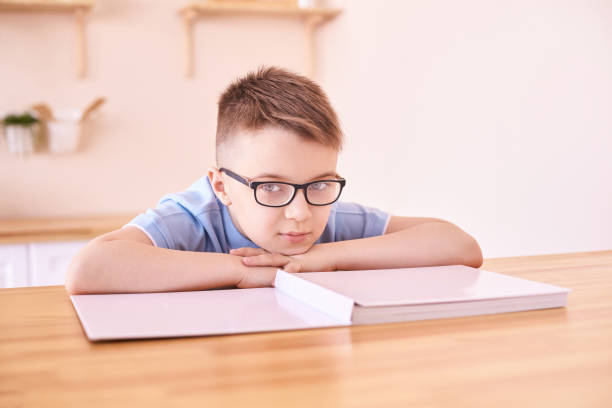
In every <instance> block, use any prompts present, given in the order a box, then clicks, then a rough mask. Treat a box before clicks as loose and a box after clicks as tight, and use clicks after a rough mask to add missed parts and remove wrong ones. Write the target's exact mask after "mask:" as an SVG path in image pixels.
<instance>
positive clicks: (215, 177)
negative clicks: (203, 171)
mask: <svg viewBox="0 0 612 408" xmlns="http://www.w3.org/2000/svg"><path fill="white" fill-rule="evenodd" d="M208 180H209V181H210V185H211V186H212V189H213V191H214V192H215V195H216V196H217V198H218V199H219V201H221V202H222V203H223V204H225V205H227V206H230V205H232V200H230V198H229V196H228V195H227V193H226V192H225V183H224V182H223V177H222V175H221V172H220V171H219V169H217V168H216V167H211V168H209V169H208Z"/></svg>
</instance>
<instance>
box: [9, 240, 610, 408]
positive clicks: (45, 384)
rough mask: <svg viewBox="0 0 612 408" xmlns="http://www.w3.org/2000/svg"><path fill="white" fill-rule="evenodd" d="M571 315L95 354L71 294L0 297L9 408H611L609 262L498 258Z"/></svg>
mask: <svg viewBox="0 0 612 408" xmlns="http://www.w3.org/2000/svg"><path fill="white" fill-rule="evenodd" d="M483 269H487V270H491V271H496V272H502V273H507V274H509V275H514V276H519V277H525V278H528V279H532V280H537V281H542V282H548V283H552V284H556V285H561V286H565V287H568V288H571V289H572V290H573V292H572V293H570V295H569V301H568V307H567V308H559V309H548V310H540V311H530V312H520V313H508V314H501V315H489V316H477V317H466V318H455V319H441V320H430V321H420V322H409V323H401V324H384V325H373V326H360V327H350V328H331V329H316V330H303V331H288V332H276V333H261V334H246V335H235V336H221V337H199V338H179V339H163V340H144V341H119V342H106V343H96V344H94V343H90V342H89V341H88V340H87V339H86V338H85V336H84V334H83V332H82V329H81V326H80V323H79V320H78V319H77V316H76V314H75V312H74V309H73V307H72V304H71V303H70V300H69V298H68V295H67V293H66V292H65V290H64V288H63V287H61V286H53V287H36V288H16V289H2V290H0V406H1V407H22V406H23V407H79V408H82V407H109V406H113V407H114V406H131V407H140V406H143V407H152V406H155V407H158V406H159V407H175V406H202V407H220V406H224V407H225V406H236V407H238V406H239V407H260V406H261V407H270V406H286V407H295V406H297V407H313V406H314V407H317V408H318V407H322V406H326V407H327V406H329V407H339V406H366V407H386V406H402V407H409V406H414V407H433V406H445V407H500V406H502V407H526V406H533V407H555V408H556V407H612V251H605V252H592V253H577V254H566V255H547V256H536V257H520V258H504V259H490V260H487V261H486V262H485V265H484V267H483Z"/></svg>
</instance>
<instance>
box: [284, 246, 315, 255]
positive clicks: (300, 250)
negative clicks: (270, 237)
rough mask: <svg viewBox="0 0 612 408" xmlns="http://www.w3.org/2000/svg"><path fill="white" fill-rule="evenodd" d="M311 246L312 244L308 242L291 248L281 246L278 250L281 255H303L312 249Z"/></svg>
mask: <svg viewBox="0 0 612 408" xmlns="http://www.w3.org/2000/svg"><path fill="white" fill-rule="evenodd" d="M310 248H312V244H306V245H300V246H293V247H290V248H287V247H285V248H279V250H278V251H276V252H278V253H279V254H281V255H285V256H292V255H302V254H304V253H306V252H308V250H310Z"/></svg>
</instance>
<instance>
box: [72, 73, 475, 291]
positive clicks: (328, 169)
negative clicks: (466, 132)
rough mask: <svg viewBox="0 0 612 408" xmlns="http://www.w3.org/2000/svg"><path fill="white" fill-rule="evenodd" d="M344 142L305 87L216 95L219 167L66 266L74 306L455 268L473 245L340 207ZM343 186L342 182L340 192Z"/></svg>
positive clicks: (313, 91) (274, 83)
mask: <svg viewBox="0 0 612 408" xmlns="http://www.w3.org/2000/svg"><path fill="white" fill-rule="evenodd" d="M341 145H342V132H341V130H340V127H339V124H338V119H337V117H336V114H335V112H334V110H333V108H332V107H331V105H330V104H329V101H328V99H327V97H326V95H325V94H324V92H323V91H322V90H321V89H320V88H319V86H318V85H317V84H315V83H314V82H312V81H311V80H309V79H307V78H305V77H302V76H300V75H296V74H293V73H290V72H288V71H285V70H283V69H279V68H261V69H260V70H259V71H258V72H256V73H250V74H249V75H247V76H245V77H244V78H241V79H239V80H237V81H236V82H234V83H233V84H231V85H230V86H229V87H228V88H227V90H226V91H225V92H224V93H223V94H222V95H221V98H220V100H219V107H218V117H217V140H216V159H217V166H218V167H213V168H210V169H209V170H208V174H207V177H202V178H201V179H200V180H198V181H197V182H195V183H194V184H193V185H192V186H191V187H189V189H187V190H186V191H184V192H181V193H177V194H170V195H168V196H166V197H164V198H163V199H162V200H161V201H160V202H159V204H158V206H157V208H155V209H149V210H147V212H145V213H143V214H141V215H139V216H138V217H136V218H135V219H134V220H132V221H131V222H130V223H129V224H128V225H126V226H124V227H123V228H122V229H120V230H117V231H113V232H110V233H108V234H105V235H102V236H100V237H98V238H96V239H94V240H92V241H91V242H90V243H88V244H87V245H86V246H85V247H84V248H83V249H82V250H81V251H80V252H79V253H78V254H77V256H76V257H75V258H74V260H73V262H72V264H71V265H70V268H69V271H68V274H67V279H66V288H67V290H68V292H69V293H71V294H83V293H118V292H160V291H184V290H203V289H212V288H224V287H238V288H249V287H261V286H271V285H272V283H273V281H274V276H275V273H276V270H277V269H278V268H282V269H284V270H286V271H288V272H307V271H334V270H352V269H381V268H402V267H416V266H431V265H449V264H464V265H469V266H473V267H479V266H480V265H481V263H482V254H481V250H480V247H479V246H478V243H477V242H476V241H475V240H474V239H473V238H472V237H471V236H470V235H468V234H466V233H465V232H463V231H462V230H461V229H459V228H458V227H457V226H455V225H453V224H451V223H449V222H447V221H443V220H439V219H435V218H408V217H398V216H391V215H389V214H387V213H385V212H383V211H380V210H377V209H373V208H367V207H364V206H361V205H358V204H348V203H340V202H337V200H338V198H339V197H340V194H341V192H342V189H343V187H344V185H345V183H347V181H345V180H344V179H343V178H342V177H341V176H340V175H338V173H337V172H336V163H337V157H338V152H339V151H340V149H341ZM349 182H350V181H349Z"/></svg>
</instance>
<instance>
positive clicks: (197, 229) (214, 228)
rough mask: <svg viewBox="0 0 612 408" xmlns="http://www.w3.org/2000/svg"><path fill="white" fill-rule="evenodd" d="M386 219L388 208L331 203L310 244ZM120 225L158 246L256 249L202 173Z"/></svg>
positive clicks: (360, 232)
mask: <svg viewBox="0 0 612 408" xmlns="http://www.w3.org/2000/svg"><path fill="white" fill-rule="evenodd" d="M389 218H390V215H389V214H388V213H386V212H384V211H381V210H378V209H375V208H369V207H364V206H362V205H359V204H353V203H341V202H336V203H334V204H332V209H331V211H330V215H329V220H328V221H327V225H326V226H325V230H324V231H323V233H322V234H321V236H320V237H319V239H318V240H317V241H316V243H326V242H336V241H345V240H349V239H357V238H367V237H373V236H377V235H382V234H384V233H385V230H386V229H387V224H388V223H389ZM126 226H135V227H137V228H139V229H140V230H141V231H143V232H144V233H145V234H147V235H148V236H149V238H150V239H151V241H153V244H154V245H155V246H157V247H161V248H168V249H178V250H183V251H198V252H222V253H228V252H229V250H230V249H236V248H241V247H252V248H257V245H255V244H254V243H253V242H252V241H251V240H249V239H248V238H247V237H245V236H244V235H242V234H241V233H240V232H239V231H238V229H236V227H235V226H234V223H233V222H232V219H231V217H230V214H229V211H228V209H227V206H225V205H224V204H223V203H221V202H220V201H219V199H218V198H217V197H216V196H215V194H214V193H213V191H212V187H211V185H210V182H209V180H208V177H206V176H204V177H202V178H200V179H199V180H198V181H196V182H195V183H193V184H192V185H191V186H190V187H189V188H188V189H187V190H185V191H182V192H180V193H173V194H168V195H166V196H164V197H163V198H162V199H161V200H160V201H159V203H158V204H157V207H156V208H154V209H151V208H149V209H148V210H147V211H146V212H144V213H142V214H140V215H138V216H137V217H136V218H134V219H133V220H132V221H130V222H129V223H128V224H127V225H126Z"/></svg>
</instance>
